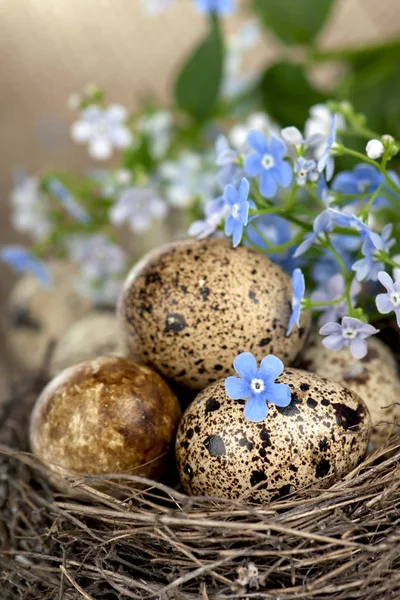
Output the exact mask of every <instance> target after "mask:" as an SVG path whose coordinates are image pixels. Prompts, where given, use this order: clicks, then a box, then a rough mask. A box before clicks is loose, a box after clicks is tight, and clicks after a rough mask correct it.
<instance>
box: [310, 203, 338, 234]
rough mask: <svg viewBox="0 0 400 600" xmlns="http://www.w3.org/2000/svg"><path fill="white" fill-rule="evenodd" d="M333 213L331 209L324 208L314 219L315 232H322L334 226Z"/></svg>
mask: <svg viewBox="0 0 400 600" xmlns="http://www.w3.org/2000/svg"><path fill="white" fill-rule="evenodd" d="M333 225H334V223H333V215H332V213H331V211H330V210H329V209H327V210H323V211H322V213H320V214H319V215H318V216H317V217H316V218H315V221H314V233H316V234H320V233H323V232H324V231H330V230H331V229H332V228H333Z"/></svg>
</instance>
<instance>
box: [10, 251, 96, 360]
mask: <svg viewBox="0 0 400 600" xmlns="http://www.w3.org/2000/svg"><path fill="white" fill-rule="evenodd" d="M47 266H48V268H49V270H50V272H51V276H52V286H51V287H50V288H46V287H44V286H43V285H42V284H41V283H40V281H39V280H38V279H37V278H36V277H34V275H30V274H26V275H23V276H22V277H21V278H20V279H19V280H18V282H17V283H16V284H15V286H14V288H13V289H12V291H11V294H10V297H9V302H8V315H7V317H8V318H7V324H6V335H5V339H6V343H7V347H8V350H9V351H10V353H11V355H12V357H13V359H14V360H15V361H16V362H17V364H18V365H19V366H20V367H22V368H23V369H25V370H28V371H37V370H38V369H39V368H40V367H41V366H43V362H44V359H45V355H46V351H47V350H48V348H49V344H50V343H51V342H52V341H56V340H58V339H59V338H60V337H61V336H62V335H63V334H64V333H65V332H66V331H68V329H69V327H71V325H73V324H74V323H75V322H76V321H77V320H78V319H80V318H82V317H83V316H85V315H87V314H88V313H90V312H91V311H93V304H92V302H91V301H90V300H88V299H87V298H83V297H82V296H80V295H79V294H78V293H77V292H76V291H75V290H74V281H75V278H76V275H77V272H78V267H77V266H76V265H72V264H69V263H66V262H62V261H52V262H50V263H48V265H47Z"/></svg>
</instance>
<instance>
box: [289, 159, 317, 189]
mask: <svg viewBox="0 0 400 600" xmlns="http://www.w3.org/2000/svg"><path fill="white" fill-rule="evenodd" d="M316 168H317V163H316V162H315V160H314V159H313V158H310V159H307V158H304V156H299V157H298V158H297V160H296V162H295V165H294V172H295V173H296V182H297V185H301V186H303V185H306V183H307V181H317V179H318V178H319V173H318V171H317V170H316Z"/></svg>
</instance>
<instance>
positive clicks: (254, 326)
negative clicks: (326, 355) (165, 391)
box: [118, 239, 309, 389]
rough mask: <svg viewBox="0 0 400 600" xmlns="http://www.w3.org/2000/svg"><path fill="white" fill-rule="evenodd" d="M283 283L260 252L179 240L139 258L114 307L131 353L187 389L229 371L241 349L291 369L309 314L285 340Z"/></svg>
mask: <svg viewBox="0 0 400 600" xmlns="http://www.w3.org/2000/svg"><path fill="white" fill-rule="evenodd" d="M291 299H292V287H291V281H290V277H289V276H288V275H287V274H286V273H284V271H283V270H282V269H281V268H280V267H279V266H278V265H276V264H275V263H273V262H272V261H270V260H269V259H268V258H266V257H265V256H263V255H262V254H260V253H258V252H256V251H254V250H252V249H250V248H247V247H245V246H241V247H238V248H232V246H231V243H230V241H228V240H222V239H208V240H203V241H196V240H191V239H190V240H183V241H180V242H174V243H172V244H169V245H166V246H163V247H161V248H159V249H157V250H155V251H153V252H151V253H150V254H148V255H146V256H145V257H144V258H143V259H142V260H141V261H140V262H139V263H138V264H137V265H136V266H135V267H134V268H133V270H132V271H131V273H130V274H129V276H128V278H127V280H126V283H125V286H124V290H123V293H122V296H121V298H120V301H119V308H118V315H119V321H120V325H121V330H122V333H123V336H124V339H125V341H126V345H127V348H128V350H129V352H130V353H131V355H132V356H133V357H135V358H137V359H138V360H140V361H141V362H145V363H147V364H149V365H152V366H154V368H155V369H156V370H157V371H158V372H159V373H161V374H162V375H163V376H165V377H166V378H168V379H173V380H175V381H177V382H178V383H180V384H183V385H185V386H187V387H190V388H192V389H203V388H204V387H205V386H207V385H208V384H209V383H212V382H213V381H216V380H217V379H219V378H220V377H222V376H224V375H227V374H229V373H231V372H232V363H233V359H234V358H235V356H237V354H238V353H239V352H241V351H243V350H246V351H249V352H252V353H253V355H254V356H255V357H256V359H258V360H261V359H262V358H263V357H264V356H265V355H266V354H275V355H276V356H278V357H279V358H281V359H282V360H283V362H284V363H285V364H290V363H291V362H292V361H293V360H294V358H295V357H296V355H297V354H298V352H299V351H300V349H301V348H302V346H303V342H304V340H305V338H306V336H307V331H308V327H309V315H308V313H305V314H303V315H302V320H301V323H300V328H299V329H298V328H297V327H294V329H293V332H292V334H291V335H290V336H289V337H286V330H287V326H288V321H289V316H290V314H291Z"/></svg>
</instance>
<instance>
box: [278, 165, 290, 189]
mask: <svg viewBox="0 0 400 600" xmlns="http://www.w3.org/2000/svg"><path fill="white" fill-rule="evenodd" d="M274 171H275V176H276V179H277V181H278V183H279V185H281V186H282V187H287V186H288V185H290V184H291V182H292V178H293V172H292V168H291V166H290V165H289V163H287V162H285V161H282V162H280V163H278V164H277V165H276V166H275V169H274Z"/></svg>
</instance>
